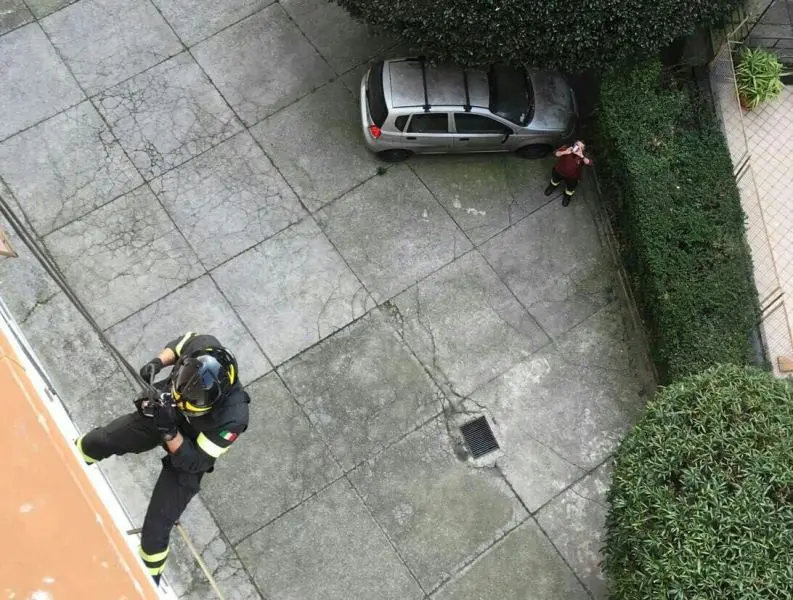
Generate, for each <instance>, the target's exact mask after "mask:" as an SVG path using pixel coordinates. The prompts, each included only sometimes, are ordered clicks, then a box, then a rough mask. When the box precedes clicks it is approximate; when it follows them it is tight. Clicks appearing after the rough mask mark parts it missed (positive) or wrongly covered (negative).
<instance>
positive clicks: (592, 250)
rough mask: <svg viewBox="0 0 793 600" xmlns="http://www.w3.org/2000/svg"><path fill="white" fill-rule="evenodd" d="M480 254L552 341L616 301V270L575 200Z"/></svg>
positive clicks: (552, 207) (551, 208)
mask: <svg viewBox="0 0 793 600" xmlns="http://www.w3.org/2000/svg"><path fill="white" fill-rule="evenodd" d="M573 240H574V241H573ZM517 249H520V251H519V252H518V251H517ZM481 250H482V254H484V256H485V258H486V259H487V261H488V262H489V263H490V264H491V265H493V268H494V269H495V271H496V273H498V275H499V277H501V279H502V280H503V281H504V282H505V283H506V284H507V285H508V286H509V287H510V289H511V290H512V291H513V292H515V295H516V296H517V297H518V299H519V300H520V301H521V302H522V303H523V305H524V306H525V307H526V308H527V309H528V311H529V312H530V313H531V314H532V315H534V318H536V319H537V321H538V322H539V323H540V325H542V328H543V329H544V330H545V331H546V332H547V333H548V334H549V335H550V336H551V337H554V338H555V337H558V336H559V335H561V334H563V333H564V332H565V331H568V330H569V329H570V328H572V327H574V326H575V325H576V324H578V323H580V322H581V321H583V320H584V319H586V318H587V317H588V316H590V315H592V314H594V313H595V312H597V311H598V310H599V309H601V308H603V307H604V306H606V305H607V304H608V303H609V302H611V301H612V300H613V299H614V297H615V292H614V273H615V268H614V266H613V265H611V264H610V261H609V259H608V258H607V256H606V253H605V252H604V250H603V248H602V247H601V244H600V238H599V237H598V232H597V228H596V226H595V223H594V220H593V218H592V214H591V212H590V211H589V209H588V207H587V205H586V203H585V202H582V201H580V199H576V200H574V201H573V202H572V203H571V204H570V206H568V207H563V206H562V205H561V202H559V201H558V199H557V201H556V202H553V203H551V204H548V205H547V206H545V207H543V208H542V209H540V210H538V211H537V212H535V213H534V214H532V215H531V216H530V217H528V218H527V219H524V220H523V221H521V222H520V223H518V224H517V225H515V226H514V227H511V228H510V229H508V230H506V231H505V232H503V233H501V234H499V235H497V236H496V237H494V238H492V239H491V240H490V241H488V242H486V243H485V244H483V245H482V247H481Z"/></svg>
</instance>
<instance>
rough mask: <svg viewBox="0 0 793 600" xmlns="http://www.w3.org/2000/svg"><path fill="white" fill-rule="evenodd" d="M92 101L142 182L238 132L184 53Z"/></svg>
mask: <svg viewBox="0 0 793 600" xmlns="http://www.w3.org/2000/svg"><path fill="white" fill-rule="evenodd" d="M96 102H97V108H98V109H99V112H101V113H102V115H104V117H105V118H106V119H107V121H108V123H109V124H110V127H111V129H112V130H113V133H114V134H115V135H116V137H117V138H118V140H119V142H120V143H121V146H122V147H123V148H124V149H125V150H126V151H127V153H128V154H129V156H130V158H131V159H132V162H133V163H135V166H136V167H137V168H138V169H139V170H140V172H141V173H142V174H143V176H144V178H145V179H146V180H147V181H148V180H150V179H153V178H154V177H156V176H158V175H161V174H162V173H163V172H165V171H167V170H169V169H172V168H173V167H176V166H178V165H180V164H182V163H183V162H185V161H187V160H188V159H190V158H192V157H194V156H197V155H198V154H200V153H202V152H204V151H206V150H209V149H210V148H211V147H213V146H215V145H217V144H219V143H220V142H222V141H223V140H225V139H227V138H229V137H231V136H232V135H234V134H235V133H237V132H239V131H240V130H241V129H242V124H241V123H240V122H239V121H238V120H237V118H236V117H235V116H234V114H233V113H232V111H231V109H229V107H228V105H227V104H226V103H225V102H224V101H223V98H222V97H221V96H220V94H219V93H218V92H217V90H216V89H215V88H214V87H213V86H212V84H211V83H210V82H209V80H208V79H207V78H206V76H205V75H204V74H203V73H202V72H201V68H200V67H199V66H198V65H197V64H196V63H195V61H194V60H193V59H192V57H191V56H190V55H189V54H187V53H182V54H179V55H177V56H175V57H173V58H171V59H169V60H167V61H165V62H164V63H161V64H159V65H157V66H156V67H153V68H151V69H149V70H148V71H145V72H144V73H141V74H140V75H137V76H135V77H133V78H132V79H128V80H127V81H124V82H122V83H120V84H119V85H117V86H115V87H112V88H110V89H108V90H105V91H104V92H102V93H101V94H100V95H99V96H97V98H96Z"/></svg>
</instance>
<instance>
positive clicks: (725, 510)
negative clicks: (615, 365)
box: [604, 365, 793, 600]
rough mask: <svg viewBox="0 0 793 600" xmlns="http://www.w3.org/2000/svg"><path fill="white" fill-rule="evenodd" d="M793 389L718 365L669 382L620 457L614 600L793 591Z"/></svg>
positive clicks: (609, 538)
mask: <svg viewBox="0 0 793 600" xmlns="http://www.w3.org/2000/svg"><path fill="white" fill-rule="evenodd" d="M791 432H793V387H792V386H790V385H789V384H788V383H787V382H783V381H779V380H775V379H774V378H773V377H772V376H771V375H769V374H767V373H765V372H762V371H759V370H757V369H754V368H749V367H737V366H734V365H730V366H726V365H725V366H720V367H716V368H713V369H710V370H707V371H705V372H703V373H701V374H699V375H695V376H692V377H690V378H688V379H684V380H682V381H680V382H678V383H677V384H675V385H672V386H670V387H668V388H665V389H663V390H661V391H660V392H659V393H658V394H657V395H656V396H655V398H654V399H653V400H652V401H651V402H650V403H649V405H648V407H647V412H646V414H645V416H644V417H643V418H642V420H641V421H640V422H639V424H638V425H636V427H634V428H633V430H632V431H631V432H630V433H629V434H628V436H627V437H626V438H625V440H624V441H623V442H622V445H621V446H620V448H619V450H618V451H617V454H616V456H615V463H614V474H613V481H612V487H611V489H610V491H609V493H608V500H609V502H610V505H611V506H610V511H609V513H608V516H607V519H606V529H607V535H606V543H605V548H604V555H605V560H604V569H605V572H606V574H607V575H608V576H609V579H610V580H611V587H612V595H611V599H612V600H657V599H659V598H663V599H670V600H672V599H674V600H695V599H699V600H711V599H712V600H776V599H782V598H786V599H787V598H790V597H791V596H790V594H791V590H793V562H791V560H790V548H791V535H793V461H791V456H793V435H791Z"/></svg>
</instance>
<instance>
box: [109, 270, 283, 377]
mask: <svg viewBox="0 0 793 600" xmlns="http://www.w3.org/2000/svg"><path fill="white" fill-rule="evenodd" d="M187 331H195V332H199V333H209V334H211V335H214V336H215V337H216V338H218V339H219V340H220V342H221V343H222V344H223V345H224V346H226V347H227V348H228V349H229V350H231V351H232V352H233V353H234V356H236V358H237V362H238V363H239V367H240V370H239V376H240V380H241V381H242V383H243V385H245V384H247V383H250V382H251V381H254V380H255V379H258V378H259V377H261V376H262V375H264V374H265V373H267V372H268V371H269V370H270V368H271V367H270V363H269V362H267V359H266V358H265V357H264V354H262V351H261V350H260V349H259V348H258V346H257V345H256V342H255V341H254V339H253V338H252V337H251V335H250V334H249V333H248V332H247V331H246V330H245V327H244V325H243V324H242V322H241V321H240V320H239V318H238V317H237V315H235V314H234V311H233V310H232V309H231V306H229V304H228V302H226V300H225V298H223V296H221V294H220V292H219V291H218V289H217V287H216V286H215V283H214V282H213V281H212V279H211V278H210V277H209V276H208V275H205V276H203V277H199V278H198V279H196V280H195V281H191V282H190V283H188V284H187V285H185V286H183V287H180V288H178V289H177V290H175V291H173V292H171V293H170V294H168V295H167V296H165V297H164V298H162V299H160V300H157V301H156V302H154V303H153V304H151V305H150V306H147V307H146V308H144V309H143V310H141V311H140V312H137V313H135V314H134V315H132V316H130V317H128V318H127V319H124V320H123V321H121V322H120V323H117V324H116V325H114V326H113V327H111V328H110V329H109V330H108V331H107V335H108V337H109V338H110V340H111V341H112V342H113V344H115V346H116V347H117V348H118V349H119V350H121V352H122V353H123V355H124V357H125V358H126V359H127V360H129V361H130V362H131V363H132V365H133V366H135V367H138V366H141V365H143V364H144V363H146V362H147V361H148V360H149V359H150V358H152V357H153V356H156V355H157V354H158V353H159V352H160V350H162V349H163V347H164V346H165V344H166V343H168V342H169V341H171V340H172V339H174V338H176V337H179V336H180V335H182V334H183V333H185V332H187Z"/></svg>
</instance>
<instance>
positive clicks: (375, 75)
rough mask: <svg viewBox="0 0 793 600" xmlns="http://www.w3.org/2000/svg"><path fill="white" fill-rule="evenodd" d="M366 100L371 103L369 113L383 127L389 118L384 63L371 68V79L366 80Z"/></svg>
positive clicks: (378, 63) (376, 123) (375, 122)
mask: <svg viewBox="0 0 793 600" xmlns="http://www.w3.org/2000/svg"><path fill="white" fill-rule="evenodd" d="M366 102H367V104H368V105H369V115H371V117H372V121H373V122H374V124H375V125H377V126H378V127H382V126H383V123H385V120H386V119H387V118H388V106H387V105H386V103H385V92H384V91H383V63H382V61H381V62H377V63H375V64H373V65H372V68H371V69H369V79H367V81H366Z"/></svg>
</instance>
